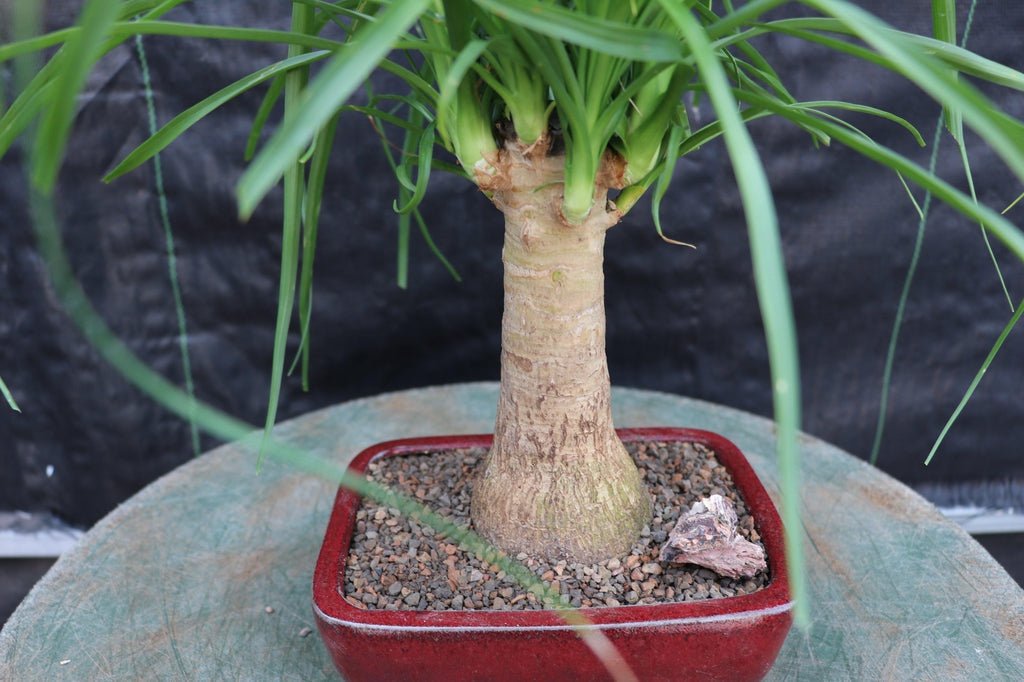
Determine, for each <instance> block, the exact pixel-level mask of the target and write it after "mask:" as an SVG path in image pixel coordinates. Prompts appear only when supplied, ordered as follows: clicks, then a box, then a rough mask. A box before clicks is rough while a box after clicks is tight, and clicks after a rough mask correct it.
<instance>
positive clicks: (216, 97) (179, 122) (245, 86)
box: [103, 50, 330, 182]
mask: <svg viewBox="0 0 1024 682" xmlns="http://www.w3.org/2000/svg"><path fill="white" fill-rule="evenodd" d="M329 54H330V53H329V52H327V51H326V50H320V51H319V52H309V53H306V54H300V55H296V56H294V57H288V58H287V59H282V60H281V61H279V62H277V63H275V64H271V65H270V66H265V67H263V68H262V69H260V70H259V71H255V72H253V73H251V74H249V75H248V76H246V77H245V78H242V79H240V80H237V81H235V82H234V83H232V84H231V85H229V86H227V87H225V88H222V89H220V90H218V91H217V92H215V93H213V94H212V95H210V96H209V97H207V98H206V99H204V100H203V101H201V102H199V103H198V104H194V105H192V106H191V107H189V108H188V109H186V110H185V111H183V112H181V113H180V114H178V115H177V116H175V117H174V118H172V119H171V120H170V121H168V122H167V124H166V125H164V126H163V127H162V128H160V130H158V131H157V133H156V134H155V135H153V136H152V137H150V138H148V139H147V140H146V141H145V142H143V143H142V144H140V145H139V146H138V147H136V148H135V149H134V150H133V151H132V152H131V153H130V154H128V156H126V157H125V158H124V160H122V161H121V163H119V164H117V166H116V167H115V168H114V169H113V170H112V171H110V172H109V173H107V175H106V176H105V177H104V178H103V180H104V182H111V181H113V180H115V179H117V178H119V177H121V176H122V175H124V174H125V173H128V172H129V171H132V170H134V169H136V168H138V167H139V166H141V165H142V164H144V163H145V162H146V161H148V160H149V159H150V158H151V157H152V156H153V155H154V154H158V153H159V152H161V151H163V149H164V148H166V147H167V145H169V144H171V143H172V142H174V141H175V140H176V139H178V137H179V136H180V135H181V134H182V133H184V132H185V131H186V130H188V129H189V128H191V127H192V126H194V125H195V124H196V123H198V122H199V121H201V120H202V119H203V118H204V117H206V116H207V115H208V114H210V113H211V112H213V111H214V110H216V109H217V108H218V107H220V106H222V105H223V104H225V103H227V102H229V101H231V100H232V99H234V98H235V97H238V96H239V95H241V94H242V93H244V92H246V91H248V90H250V89H252V88H254V87H256V86H257V85H259V84H260V83H263V82H264V81H267V80H269V79H271V78H274V77H275V76H277V75H278V74H281V73H284V72H287V71H289V70H291V69H295V68H299V67H303V66H308V65H309V64H312V63H313V62H316V61H320V60H321V59H324V58H326V57H327V56H328V55H329Z"/></svg>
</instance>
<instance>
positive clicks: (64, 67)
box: [32, 0, 120, 194]
mask: <svg viewBox="0 0 1024 682" xmlns="http://www.w3.org/2000/svg"><path fill="white" fill-rule="evenodd" d="M119 9H120V2H118V1H117V0H89V2H87V3H86V4H85V6H84V7H83V8H82V14H81V15H80V17H79V20H78V26H79V31H78V32H77V33H76V34H75V35H73V36H72V37H71V38H70V39H69V40H68V42H67V44H66V45H65V46H64V47H65V50H64V54H62V55H61V57H60V58H61V68H60V69H59V71H58V73H57V75H56V86H55V87H54V88H53V90H52V91H51V92H50V95H49V98H48V99H49V101H48V102H47V108H46V112H45V114H44V115H43V120H42V123H41V125H40V126H39V130H38V131H37V134H36V142H35V145H34V147H33V150H32V182H33V183H34V184H35V186H36V187H38V188H39V189H40V191H42V192H43V193H44V194H49V193H50V192H51V191H52V190H53V185H54V183H55V182H56V181H57V171H58V170H59V169H60V164H61V161H63V159H64V148H65V146H66V145H67V140H68V135H69V134H70V133H71V122H72V120H73V119H74V117H75V111H76V109H77V107H76V106H75V103H76V101H77V99H78V93H79V92H81V90H82V88H83V87H84V86H85V79H86V77H87V76H88V75H89V70H90V69H91V68H92V65H93V63H95V61H96V59H98V58H99V56H100V55H101V54H102V50H103V45H104V43H105V42H106V38H107V33H108V32H109V30H110V27H111V26H112V25H113V24H114V21H115V20H116V19H117V12H118V10H119Z"/></svg>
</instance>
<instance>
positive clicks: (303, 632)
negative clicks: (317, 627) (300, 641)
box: [299, 628, 313, 637]
mask: <svg viewBox="0 0 1024 682" xmlns="http://www.w3.org/2000/svg"><path fill="white" fill-rule="evenodd" d="M311 632H313V628H302V629H301V630H299V637H309V635H310V633H311Z"/></svg>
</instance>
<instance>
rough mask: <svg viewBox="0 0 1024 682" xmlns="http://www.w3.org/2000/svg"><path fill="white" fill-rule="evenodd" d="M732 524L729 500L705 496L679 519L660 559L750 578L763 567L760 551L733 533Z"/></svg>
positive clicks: (732, 513) (757, 547)
mask: <svg viewBox="0 0 1024 682" xmlns="http://www.w3.org/2000/svg"><path fill="white" fill-rule="evenodd" d="M736 524H737V518H736V510H735V509H733V506H732V502H731V501H730V500H729V499H727V498H725V497H722V496H721V495H712V496H711V497H705V498H704V499H702V500H701V501H700V502H697V503H695V504H694V505H693V507H691V508H690V511H688V512H684V513H683V515H682V516H680V517H679V520H678V521H677V522H676V525H675V528H673V529H672V532H671V533H669V534H668V540H667V541H666V542H665V544H664V545H663V546H662V548H661V556H660V559H661V560H662V561H669V562H672V563H677V564H686V563H689V564H697V565H698V566H703V567H705V568H709V569H711V570H712V571H714V572H715V573H718V574H719V575H724V576H727V577H729V578H739V577H746V578H750V577H753V576H754V575H755V574H756V573H757V572H758V571H762V570H764V569H765V568H766V567H767V565H766V564H765V560H764V548H762V547H761V546H760V545H757V544H754V543H753V542H750V541H749V540H747V539H746V538H744V537H743V536H742V535H740V534H739V533H737V532H736Z"/></svg>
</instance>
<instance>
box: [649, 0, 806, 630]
mask: <svg viewBox="0 0 1024 682" xmlns="http://www.w3.org/2000/svg"><path fill="white" fill-rule="evenodd" d="M658 1H659V2H660V3H661V6H662V9H664V10H665V12H666V14H668V16H669V17H671V18H672V20H673V21H674V22H675V23H676V25H677V26H678V27H679V29H680V31H682V33H683V37H684V39H685V40H686V42H687V43H688V44H689V46H690V50H691V51H692V53H693V58H694V60H695V61H696V63H697V69H698V70H699V71H700V75H701V79H702V80H703V82H704V84H705V85H706V86H707V91H708V96H709V98H710V99H711V102H712V104H713V105H714V107H715V111H716V112H717V114H718V120H719V121H720V122H721V124H722V130H723V136H724V138H725V145H726V150H727V151H728V153H729V158H730V160H731V161H732V166H733V171H734V172H735V174H736V182H737V184H738V185H739V190H740V196H741V197H742V199H743V210H744V214H745V215H746V220H747V229H748V234H749V236H750V250H751V255H752V257H753V262H754V282H755V284H756V287H757V297H758V301H759V303H760V307H761V318H762V320H763V321H764V328H765V337H766V339H767V342H768V358H769V364H770V366H771V376H772V394H773V397H774V405H775V422H776V425H777V429H778V436H777V441H776V442H777V448H778V455H779V473H780V476H781V478H782V492H783V494H782V516H783V525H784V526H785V528H786V555H787V557H788V559H789V566H790V590H791V592H792V594H793V599H794V600H795V602H796V605H795V608H794V616H795V620H796V621H797V623H798V624H800V625H801V626H806V625H807V624H808V621H809V612H808V603H807V600H808V593H807V586H806V578H805V575H804V560H803V541H802V533H803V530H802V529H803V526H802V524H801V523H800V475H799V451H798V448H797V433H798V431H799V428H800V369H799V362H798V359H797V342H796V324H795V322H794V320H793V308H792V301H791V298H790V294H789V282H788V280H787V277H786V268H785V261H784V259H783V254H782V240H781V238H780V236H779V225H778V218H777V217H776V213H775V202H774V201H773V200H772V195H771V189H770V187H769V185H768V178H767V175H766V174H765V171H764V166H763V165H762V164H761V159H760V157H759V155H758V153H757V149H756V148H755V147H754V143H753V141H752V140H751V139H750V133H749V132H748V131H747V127H746V125H745V124H744V122H743V118H742V117H741V116H740V114H739V112H738V105H737V103H736V100H735V99H734V97H733V95H732V91H731V89H730V86H729V81H728V78H727V77H726V74H725V69H724V68H723V67H722V64H721V63H720V62H719V61H718V57H717V55H716V53H715V51H714V50H713V49H712V48H711V44H710V40H709V38H708V35H707V34H706V33H705V31H704V29H703V27H702V26H701V25H700V23H699V22H698V21H697V20H696V19H695V18H694V17H693V15H691V14H690V13H689V12H688V11H686V10H684V9H682V8H681V7H680V6H679V5H678V4H676V3H674V2H673V0H658Z"/></svg>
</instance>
